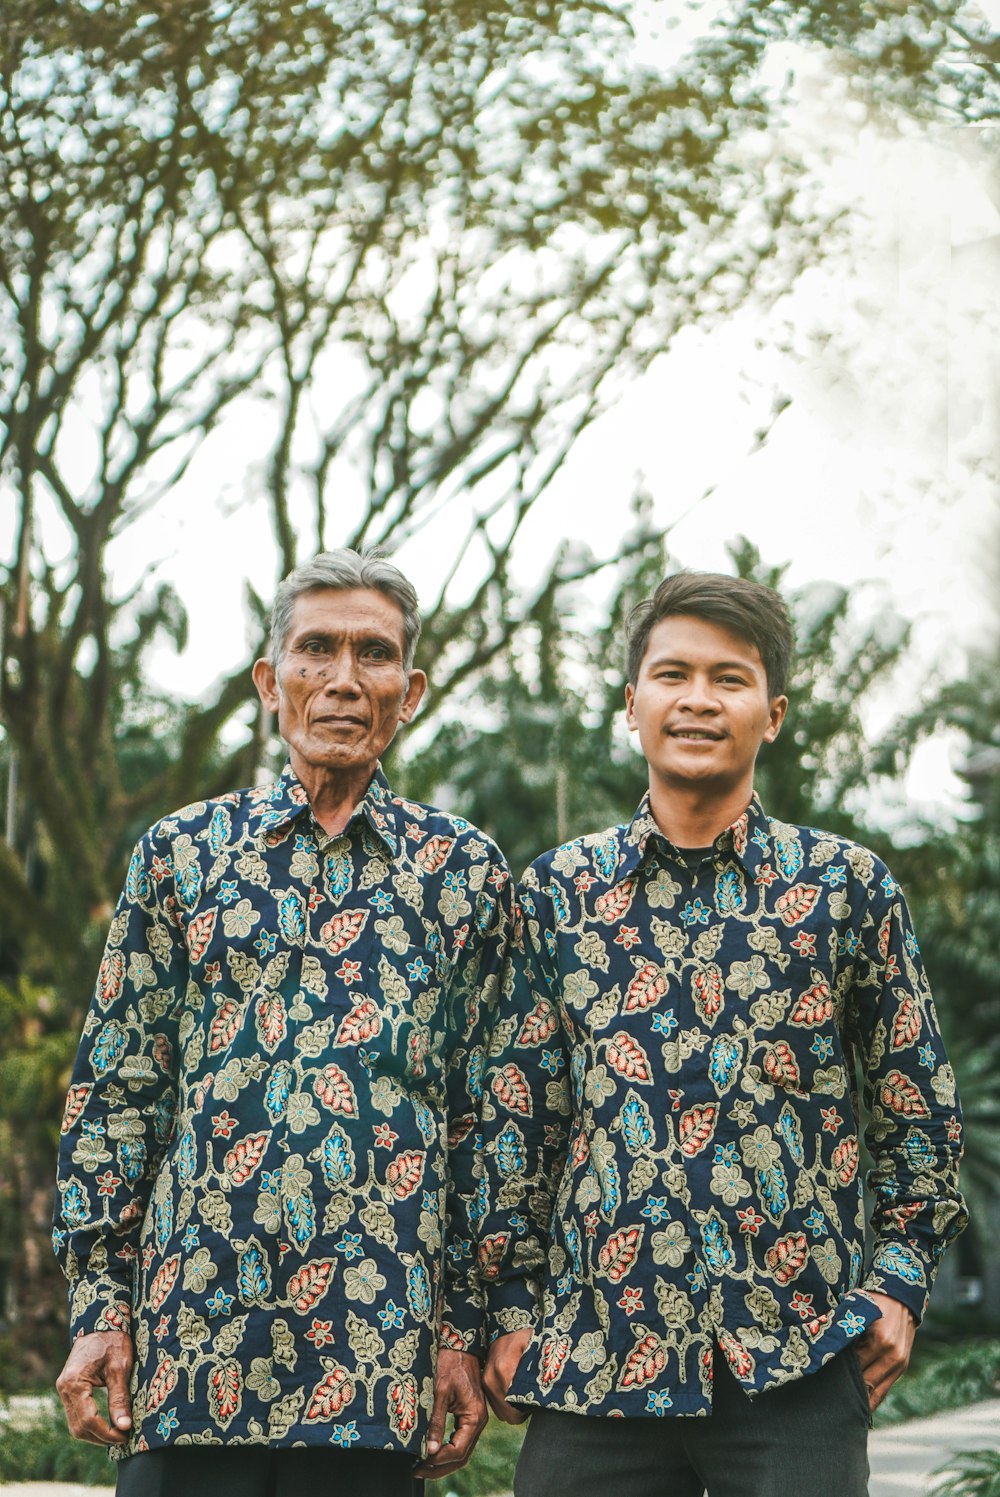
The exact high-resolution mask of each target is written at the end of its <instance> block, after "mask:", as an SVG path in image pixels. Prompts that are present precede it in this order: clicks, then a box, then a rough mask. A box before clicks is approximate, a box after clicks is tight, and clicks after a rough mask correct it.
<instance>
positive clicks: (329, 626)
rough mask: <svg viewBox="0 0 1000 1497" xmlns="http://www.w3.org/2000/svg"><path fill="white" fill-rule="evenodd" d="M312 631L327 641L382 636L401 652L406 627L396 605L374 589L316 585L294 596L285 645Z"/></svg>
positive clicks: (289, 644) (380, 637)
mask: <svg viewBox="0 0 1000 1497" xmlns="http://www.w3.org/2000/svg"><path fill="white" fill-rule="evenodd" d="M313 634H315V635H322V636H323V637H324V638H327V639H331V640H345V641H350V640H358V639H371V638H377V639H382V640H385V642H386V643H391V644H394V645H396V646H397V648H398V649H399V651H400V654H402V652H403V648H404V644H405V636H406V628H405V623H404V619H403V610H402V609H401V608H400V606H399V604H398V603H397V602H396V601H395V599H393V598H390V597H389V596H388V594H387V593H383V592H380V591H379V590H378V589H377V588H373V587H351V588H346V587H345V588H334V587H317V588H310V589H309V591H308V592H304V593H299V594H298V596H297V597H296V598H295V601H294V602H293V604H292V612H291V618H290V619H289V627H288V634H287V637H286V640H285V648H286V649H288V648H292V647H294V645H295V644H296V642H298V641H301V640H302V639H303V638H304V637H306V636H309V635H313Z"/></svg>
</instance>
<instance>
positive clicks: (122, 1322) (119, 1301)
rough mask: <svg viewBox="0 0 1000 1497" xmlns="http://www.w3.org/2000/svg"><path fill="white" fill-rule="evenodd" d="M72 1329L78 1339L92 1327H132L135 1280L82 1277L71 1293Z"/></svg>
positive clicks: (130, 1328) (70, 1319)
mask: <svg viewBox="0 0 1000 1497" xmlns="http://www.w3.org/2000/svg"><path fill="white" fill-rule="evenodd" d="M69 1331H70V1336H71V1337H72V1339H73V1340H74V1341H75V1340H76V1339H77V1337H78V1336H86V1335H88V1334H89V1333H90V1332H91V1331H125V1332H126V1334H129V1335H130V1334H131V1331H132V1291H131V1283H130V1282H129V1283H122V1281H121V1280H119V1279H113V1278H110V1277H103V1276H102V1277H101V1278H94V1279H87V1278H84V1279H78V1280H77V1282H76V1283H75V1284H74V1285H73V1286H72V1288H71V1289H70V1293H69Z"/></svg>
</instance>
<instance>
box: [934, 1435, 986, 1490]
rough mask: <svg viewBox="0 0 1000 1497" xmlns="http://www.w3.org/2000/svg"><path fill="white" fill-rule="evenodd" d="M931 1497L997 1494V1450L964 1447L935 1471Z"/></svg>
mask: <svg viewBox="0 0 1000 1497" xmlns="http://www.w3.org/2000/svg"><path fill="white" fill-rule="evenodd" d="M934 1474H935V1476H941V1477H942V1478H943V1480H942V1481H939V1482H938V1483H937V1484H936V1486H935V1487H934V1488H933V1489H932V1497H1000V1450H993V1449H991V1448H989V1447H987V1448H986V1449H985V1450H963V1451H960V1452H959V1453H958V1454H957V1455H953V1456H952V1457H951V1459H950V1460H949V1461H948V1462H947V1464H946V1465H944V1466H942V1467H941V1468H940V1469H939V1470H938V1471H936V1472H935V1473H934Z"/></svg>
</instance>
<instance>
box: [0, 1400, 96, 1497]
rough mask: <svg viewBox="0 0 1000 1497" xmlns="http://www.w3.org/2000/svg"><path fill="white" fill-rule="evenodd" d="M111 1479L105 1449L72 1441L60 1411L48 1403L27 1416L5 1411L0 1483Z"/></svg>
mask: <svg viewBox="0 0 1000 1497" xmlns="http://www.w3.org/2000/svg"><path fill="white" fill-rule="evenodd" d="M114 1479H115V1478H114V1466H113V1465H112V1464H111V1461H110V1459H109V1457H108V1453H107V1451H106V1450H105V1449H104V1448H103V1447H102V1446H98V1445H88V1444H87V1443H86V1442H85V1441H83V1440H74V1439H73V1437H72V1436H71V1435H70V1433H69V1430H68V1429H67V1428H66V1422H65V1420H64V1419H63V1416H62V1411H61V1410H60V1409H57V1408H56V1407H55V1405H54V1404H52V1403H46V1404H45V1405H44V1407H43V1408H40V1409H39V1410H38V1412H37V1413H35V1414H33V1415H32V1416H31V1417H28V1418H25V1417H18V1418H17V1419H16V1420H15V1418H14V1417H13V1415H11V1414H9V1413H7V1414H6V1417H5V1419H4V1422H3V1424H2V1425H0V1483H4V1484H5V1483H7V1482H23V1481H60V1482H79V1483H81V1485H83V1486H87V1487H112V1486H113V1485H114Z"/></svg>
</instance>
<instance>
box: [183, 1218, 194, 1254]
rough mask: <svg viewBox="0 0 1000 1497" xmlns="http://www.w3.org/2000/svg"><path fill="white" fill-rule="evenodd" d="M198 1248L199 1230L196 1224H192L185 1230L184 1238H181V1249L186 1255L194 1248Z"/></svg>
mask: <svg viewBox="0 0 1000 1497" xmlns="http://www.w3.org/2000/svg"><path fill="white" fill-rule="evenodd" d="M197 1246H198V1228H197V1227H196V1226H195V1224H194V1222H191V1223H190V1225H189V1226H187V1227H186V1228H185V1229H184V1236H183V1237H182V1238H181V1247H182V1248H183V1249H184V1251H185V1252H186V1253H190V1252H191V1250H192V1249H193V1248H196V1247H197Z"/></svg>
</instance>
